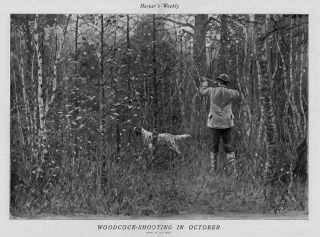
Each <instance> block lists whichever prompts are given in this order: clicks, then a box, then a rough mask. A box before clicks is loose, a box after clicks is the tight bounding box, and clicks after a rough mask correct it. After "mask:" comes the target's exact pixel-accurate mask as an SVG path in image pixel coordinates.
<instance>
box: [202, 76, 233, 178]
mask: <svg viewBox="0 0 320 237" xmlns="http://www.w3.org/2000/svg"><path fill="white" fill-rule="evenodd" d="M202 78H203V79H204V80H203V82H202V85H201V86H200V93H201V94H202V95H208V96H210V112H209V115H208V121H207V127H209V129H210V133H211V135H212V146H211V149H210V161H211V171H216V169H217V158H218V154H219V143H220V138H222V141H223V148H224V151H225V152H226V154H227V161H228V163H231V166H232V169H233V173H235V172H236V169H235V162H236V160H235V154H234V149H233V147H232V145H231V131H232V127H233V126H234V121H233V119H234V115H233V113H232V101H233V100H234V99H236V98H238V97H239V92H238V91H236V90H232V89H229V88H228V87H229V86H230V83H231V80H230V79H229V77H228V75H227V74H220V76H219V77H217V78H216V81H217V83H216V84H217V87H209V86H208V81H207V79H206V78H204V77H202Z"/></svg>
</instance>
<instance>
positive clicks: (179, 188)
mask: <svg viewBox="0 0 320 237" xmlns="http://www.w3.org/2000/svg"><path fill="white" fill-rule="evenodd" d="M184 154H186V155H185V159H184V160H183V161H180V160H176V159H172V157H171V154H169V153H166V151H159V154H158V156H159V157H158V158H157V160H156V161H155V162H154V163H153V164H151V162H150V156H149V154H148V152H145V153H143V154H139V153H134V151H133V150H132V151H130V152H129V151H126V152H123V153H120V154H119V159H118V162H114V161H112V159H109V160H107V162H106V164H105V168H104V171H103V179H102V181H103V185H102V192H100V193H97V191H96V190H97V184H96V177H97V170H96V163H95V161H94V160H89V159H87V158H86V157H81V154H80V158H79V159H78V160H76V162H75V165H74V167H71V166H70V165H68V163H66V164H64V165H62V166H61V167H59V168H57V165H56V166H54V167H52V168H51V171H50V172H47V173H45V172H42V173H41V171H37V169H35V172H33V171H34V170H33V171H32V170H31V171H30V167H33V166H32V165H33V164H31V163H32V162H31V161H29V163H30V164H29V163H28V162H27V163H24V164H23V165H22V164H20V166H19V163H17V164H14V165H13V168H14V169H13V173H12V174H13V181H16V182H15V183H12V186H11V187H12V190H11V214H12V216H16V217H18V216H26V215H27V216H31V217H32V216H38V215H57V216H65V215H77V214H86V215H109V216H140V217H141V216H147V217H150V216H151V217H152V216H159V217H161V216H176V215H178V216H179V215H181V216H183V215H192V214H196V213H198V214H199V213H202V214H211V215H215V214H217V213H223V212H224V213H261V214H263V213H270V212H274V213H285V212H295V211H299V212H305V213H306V212H307V211H308V210H307V200H308V196H307V185H306V184H302V183H300V182H299V181H298V180H295V182H294V183H293V186H292V188H291V193H290V195H289V194H287V192H286V190H287V189H286V188H287V184H279V185H277V186H276V188H274V189H273V191H272V192H271V193H270V194H269V196H267V197H266V196H265V194H264V186H263V178H262V172H261V171H262V168H263V167H262V166H261V165H260V163H261V164H263V160H262V159H261V160H259V159H258V158H257V157H255V158H248V159H247V158H246V159H245V154H240V155H238V164H237V167H238V170H239V176H238V177H234V176H232V175H231V174H229V173H228V172H227V169H226V168H227V162H226V161H225V157H224V156H225V155H224V154H221V155H220V159H219V163H218V171H217V173H214V174H211V173H210V172H209V171H208V166H209V157H208V152H207V151H205V150H202V149H198V147H196V145H194V144H191V145H188V146H186V147H185V148H184ZM54 157H55V160H56V161H57V162H56V164H58V163H59V162H58V160H59V159H60V158H59V156H58V155H56V156H54ZM253 159H255V160H253ZM70 162H71V161H70ZM17 171H19V172H17ZM37 172H38V173H37Z"/></svg>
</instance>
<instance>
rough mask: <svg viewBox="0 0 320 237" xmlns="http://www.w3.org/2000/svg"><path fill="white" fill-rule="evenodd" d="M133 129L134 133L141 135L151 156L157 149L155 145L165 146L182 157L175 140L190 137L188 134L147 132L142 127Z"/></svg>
mask: <svg viewBox="0 0 320 237" xmlns="http://www.w3.org/2000/svg"><path fill="white" fill-rule="evenodd" d="M134 131H135V133H136V135H138V136H140V135H141V136H142V142H143V144H144V145H147V146H148V148H149V150H150V152H151V155H152V156H153V155H154V152H155V151H156V150H157V147H159V146H166V147H167V148H169V149H170V150H171V151H173V152H174V153H175V154H176V155H178V156H180V157H182V158H183V156H182V154H181V151H180V150H179V147H178V145H177V143H176V141H178V140H183V139H186V138H189V137H191V135H190V134H182V135H173V134H170V133H156V132H149V131H147V130H146V129H144V128H142V127H139V128H137V127H135V128H134Z"/></svg>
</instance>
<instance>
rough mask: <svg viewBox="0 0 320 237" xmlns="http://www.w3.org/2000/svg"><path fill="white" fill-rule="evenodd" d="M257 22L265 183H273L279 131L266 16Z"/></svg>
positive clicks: (256, 16)
mask: <svg viewBox="0 0 320 237" xmlns="http://www.w3.org/2000/svg"><path fill="white" fill-rule="evenodd" d="M255 21H256V34H257V39H256V49H257V61H256V62H257V68H258V88H259V92H260V98H259V99H260V101H261V108H262V118H263V120H264V126H265V137H266V153H267V154H266V163H265V178H264V179H265V183H267V184H269V183H272V181H273V179H274V177H275V167H276V164H277V163H278V156H277V155H278V154H277V147H276V139H277V129H276V124H275V114H274V110H273V105H272V98H271V85H270V80H269V68H268V57H267V49H266V47H267V45H266V39H265V37H266V35H265V33H266V25H267V19H266V15H255Z"/></svg>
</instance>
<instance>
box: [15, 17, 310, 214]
mask: <svg viewBox="0 0 320 237" xmlns="http://www.w3.org/2000/svg"><path fill="white" fill-rule="evenodd" d="M10 40H11V44H10V47H11V48H10V50H11V54H10V57H11V61H10V62H11V64H10V67H11V68H10V72H11V73H10V86H11V87H10V95H11V96H10V102H11V103H10V109H11V120H10V121H11V122H10V133H11V134H10V135H11V136H10V142H11V146H10V150H11V179H10V180H11V185H10V187H11V190H10V194H11V197H10V210H11V214H12V215H13V216H35V215H43V214H54V215H69V214H77V213H85V214H104V215H139V216H148V215H159V216H160V215H172V214H175V215H176V214H183V213H191V214H192V213H209V214H214V213H217V212H242V213H250V212H254V213H265V212H270V211H273V212H274V213H275V214H277V213H279V212H290V211H301V212H303V213H307V212H308V186H307V185H308V174H307V142H308V141H307V135H308V16H307V15H206V14H197V15H75V14H73V15H72V14H70V15H11V34H10ZM220 73H227V74H229V76H230V77H231V78H232V80H233V83H232V85H231V87H232V88H233V89H236V90H238V91H239V92H240V95H241V99H240V100H238V101H236V102H235V103H234V106H233V111H234V114H235V123H236V127H235V128H234V130H233V145H234V147H235V150H236V157H237V168H238V171H239V176H238V177H236V178H235V177H232V176H231V175H230V173H228V164H227V162H226V160H225V154H224V153H223V151H221V154H220V158H219V161H218V172H217V173H216V174H213V175H212V174H209V173H208V167H209V146H210V135H209V133H208V130H207V128H206V118H207V112H208V100H207V98H205V97H203V96H201V95H200V94H199V92H198V88H199V85H200V82H201V81H200V78H199V76H204V77H208V78H213V79H214V78H215V77H216V76H217V75H219V74H220ZM141 125H142V126H143V127H145V128H146V129H148V130H151V131H152V130H156V131H158V132H169V133H172V134H182V133H189V134H191V135H192V138H191V139H190V140H188V141H186V142H184V143H182V144H179V145H180V146H181V147H182V148H183V149H182V150H183V153H184V154H185V159H184V161H178V160H176V159H175V157H174V156H173V155H172V154H171V153H170V152H169V151H167V150H166V149H161V150H160V151H159V152H158V153H157V154H156V157H157V159H156V160H155V161H154V162H151V157H150V153H149V151H148V150H146V149H145V147H144V146H143V145H142V143H141V138H140V137H136V136H135V134H134V132H133V128H134V127H135V126H141Z"/></svg>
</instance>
